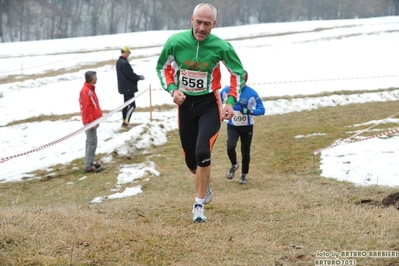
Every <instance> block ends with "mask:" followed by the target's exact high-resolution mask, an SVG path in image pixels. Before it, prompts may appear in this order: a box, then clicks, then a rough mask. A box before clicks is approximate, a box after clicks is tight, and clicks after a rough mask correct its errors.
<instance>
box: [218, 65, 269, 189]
mask: <svg viewBox="0 0 399 266" xmlns="http://www.w3.org/2000/svg"><path fill="white" fill-rule="evenodd" d="M247 80H248V72H247V71H245V86H244V87H243V88H242V89H241V93H240V98H239V101H238V102H237V103H236V104H235V105H234V111H235V113H234V116H233V118H231V119H230V120H229V121H228V122H227V155H228V156H229V160H230V162H231V166H230V168H229V170H228V171H227V174H226V177H227V179H233V178H234V173H235V171H237V170H238V168H239V165H238V162H237V153H236V147H237V142H238V139H239V138H240V139H241V156H242V161H241V164H242V169H241V176H240V179H239V183H240V184H247V183H248V177H247V175H248V172H249V162H250V161H251V143H252V137H253V125H254V118H253V117H254V116H260V115H264V114H265V107H264V106H263V103H262V100H261V99H260V98H259V95H258V93H257V92H256V91H255V90H254V89H252V88H251V87H249V86H247ZM229 92H230V86H226V87H224V88H223V90H221V92H220V97H221V99H222V102H224V101H225V100H226V99H227V97H228V94H229Z"/></svg>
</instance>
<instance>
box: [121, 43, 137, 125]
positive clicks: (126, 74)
mask: <svg viewBox="0 0 399 266" xmlns="http://www.w3.org/2000/svg"><path fill="white" fill-rule="evenodd" d="M129 55H130V49H129V47H127V46H123V47H122V49H121V56H120V57H119V59H118V61H117V62H116V76H117V78H118V91H119V93H120V94H123V101H124V102H127V101H129V100H130V99H132V98H133V97H134V94H135V93H136V92H138V88H137V82H138V81H139V80H144V76H143V75H137V74H136V73H134V71H133V68H132V66H131V65H130V63H129V61H128V60H127V59H128V57H129ZM135 108H136V102H135V101H133V102H132V103H131V104H129V105H127V106H126V107H125V108H123V109H122V119H123V121H122V128H123V129H129V122H130V117H131V116H132V114H133V111H134V109H135Z"/></svg>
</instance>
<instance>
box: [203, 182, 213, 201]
mask: <svg viewBox="0 0 399 266" xmlns="http://www.w3.org/2000/svg"><path fill="white" fill-rule="evenodd" d="M212 197H213V192H212V189H211V185H208V188H207V190H206V194H205V199H204V204H208V203H210V202H211V201H212Z"/></svg>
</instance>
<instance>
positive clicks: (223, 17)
mask: <svg viewBox="0 0 399 266" xmlns="http://www.w3.org/2000/svg"><path fill="white" fill-rule="evenodd" d="M198 3H200V1H196V0H173V1H170V0H169V1H166V0H112V1H108V0H29V1H28V0H0V41H1V42H15V41H30V40H43V39H55V38H71V37H82V36H95V35H105V34H116V33H126V32H134V31H149V30H180V29H186V28H189V27H190V26H191V25H190V16H191V14H192V11H193V8H194V7H195V6H196V5H197V4H198ZM214 4H215V6H216V8H217V9H218V17H217V20H218V26H219V27H227V26H237V25H245V24H254V23H269V22H288V21H302V20H327V19H353V18H368V17H379V16H393V15H399V0H218V1H217V2H215V3H214Z"/></svg>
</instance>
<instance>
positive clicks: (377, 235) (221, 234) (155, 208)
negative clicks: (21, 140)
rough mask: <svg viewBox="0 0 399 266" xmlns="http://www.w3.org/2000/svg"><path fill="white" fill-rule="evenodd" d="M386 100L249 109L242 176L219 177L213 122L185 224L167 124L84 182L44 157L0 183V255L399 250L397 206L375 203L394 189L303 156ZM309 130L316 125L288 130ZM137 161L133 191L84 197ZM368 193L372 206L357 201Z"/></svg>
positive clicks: (105, 190) (209, 257) (76, 261)
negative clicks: (138, 149)
mask: <svg viewBox="0 0 399 266" xmlns="http://www.w3.org/2000/svg"><path fill="white" fill-rule="evenodd" d="M397 106H398V103H397V102H385V103H366V104H356V105H348V106H341V107H329V108H323V109H318V110H313V111H304V112H298V113H290V114H284V115H276V116H264V117H257V118H256V124H255V133H254V140H253V145H252V161H251V168H250V173H249V184H248V185H239V184H238V181H237V177H236V178H235V179H233V180H227V179H226V178H225V172H226V170H227V168H228V167H229V162H228V159H227V155H226V151H225V149H226V148H225V140H226V128H225V124H223V127H222V130H221V133H220V136H219V139H218V141H217V143H216V146H215V148H214V151H213V156H212V161H213V163H212V167H213V170H212V172H213V180H212V188H213V190H214V199H213V201H212V202H211V203H210V204H209V205H207V206H206V214H207V216H208V219H209V221H208V222H207V223H204V224H193V223H192V222H191V207H192V204H193V200H194V185H193V177H192V175H191V174H190V173H189V171H188V170H187V169H186V166H185V164H184V162H183V157H182V153H181V150H180V145H179V141H178V134H177V132H176V131H173V132H169V134H168V142H167V143H166V144H165V145H164V146H161V147H154V148H152V149H150V151H149V152H148V153H147V154H132V155H131V156H130V157H123V158H120V157H117V156H116V155H115V154H114V155H113V156H114V161H113V162H112V163H110V164H107V165H104V166H105V170H104V171H102V172H100V173H98V174H93V175H89V176H88V178H87V179H84V180H80V181H79V178H81V177H82V176H83V175H84V174H83V173H82V172H81V170H76V168H74V167H79V166H81V165H82V159H79V160H75V161H74V162H72V163H70V164H68V165H59V166H57V167H55V168H54V171H53V174H55V175H50V174H48V173H47V172H44V171H42V172H41V176H42V178H41V179H40V180H34V181H25V182H16V183H3V184H0V265H314V264H315V262H314V260H315V259H316V254H317V253H316V252H317V251H328V252H331V251H335V252H340V251H344V250H365V251H373V250H396V251H399V244H398V242H397V239H398V235H399V233H398V232H399V231H398V228H397V224H398V222H397V221H398V214H399V213H398V210H397V209H395V208H393V207H390V208H382V207H380V206H378V202H380V201H381V200H382V199H383V198H384V197H386V196H387V195H388V194H390V193H393V192H396V191H397V190H396V188H388V187H382V186H368V187H361V186H356V185H353V184H351V183H348V182H338V181H335V180H334V179H326V178H321V177H320V176H319V170H318V169H319V168H318V166H319V161H318V159H319V158H318V156H316V157H313V155H312V152H313V151H314V150H316V149H318V148H323V147H326V146H328V145H330V144H332V143H333V141H335V140H336V139H338V138H346V137H348V136H349V135H348V134H347V132H348V131H353V128H350V127H351V126H352V125H354V124H358V123H362V122H367V121H370V120H374V119H383V118H386V117H388V116H390V115H392V114H393V113H396V112H397ZM392 126H393V125H386V128H384V125H380V126H379V128H380V129H381V130H384V129H387V128H389V127H392ZM364 128H365V127H364ZM359 129H361V128H359ZM312 133H327V135H324V136H315V137H312V138H302V139H298V138H295V136H297V135H307V134H312ZM82 145H84V144H82ZM99 145H101V144H99ZM238 148H239V147H238ZM239 158H241V157H240V156H239ZM145 160H152V161H154V162H156V169H157V170H158V171H160V173H161V176H158V177H157V176H148V178H149V180H146V179H144V178H143V179H142V180H138V181H135V182H133V184H128V186H135V185H138V184H141V185H142V186H143V187H142V189H143V193H141V194H138V195H136V196H134V197H129V198H122V199H114V200H106V201H104V202H103V203H100V204H91V203H89V202H90V201H91V200H92V199H93V198H95V197H97V196H101V195H104V196H106V195H110V194H113V193H114V192H111V191H110V188H112V186H113V185H114V184H115V183H116V177H117V175H118V171H119V168H118V166H119V164H122V163H123V164H131V163H139V162H143V161H145ZM68 182H72V184H68ZM368 201H370V202H374V203H377V204H374V205H373V204H361V202H368ZM327 258H329V259H331V257H327ZM355 259H356V261H357V265H399V262H398V259H397V258H370V257H368V258H355Z"/></svg>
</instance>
